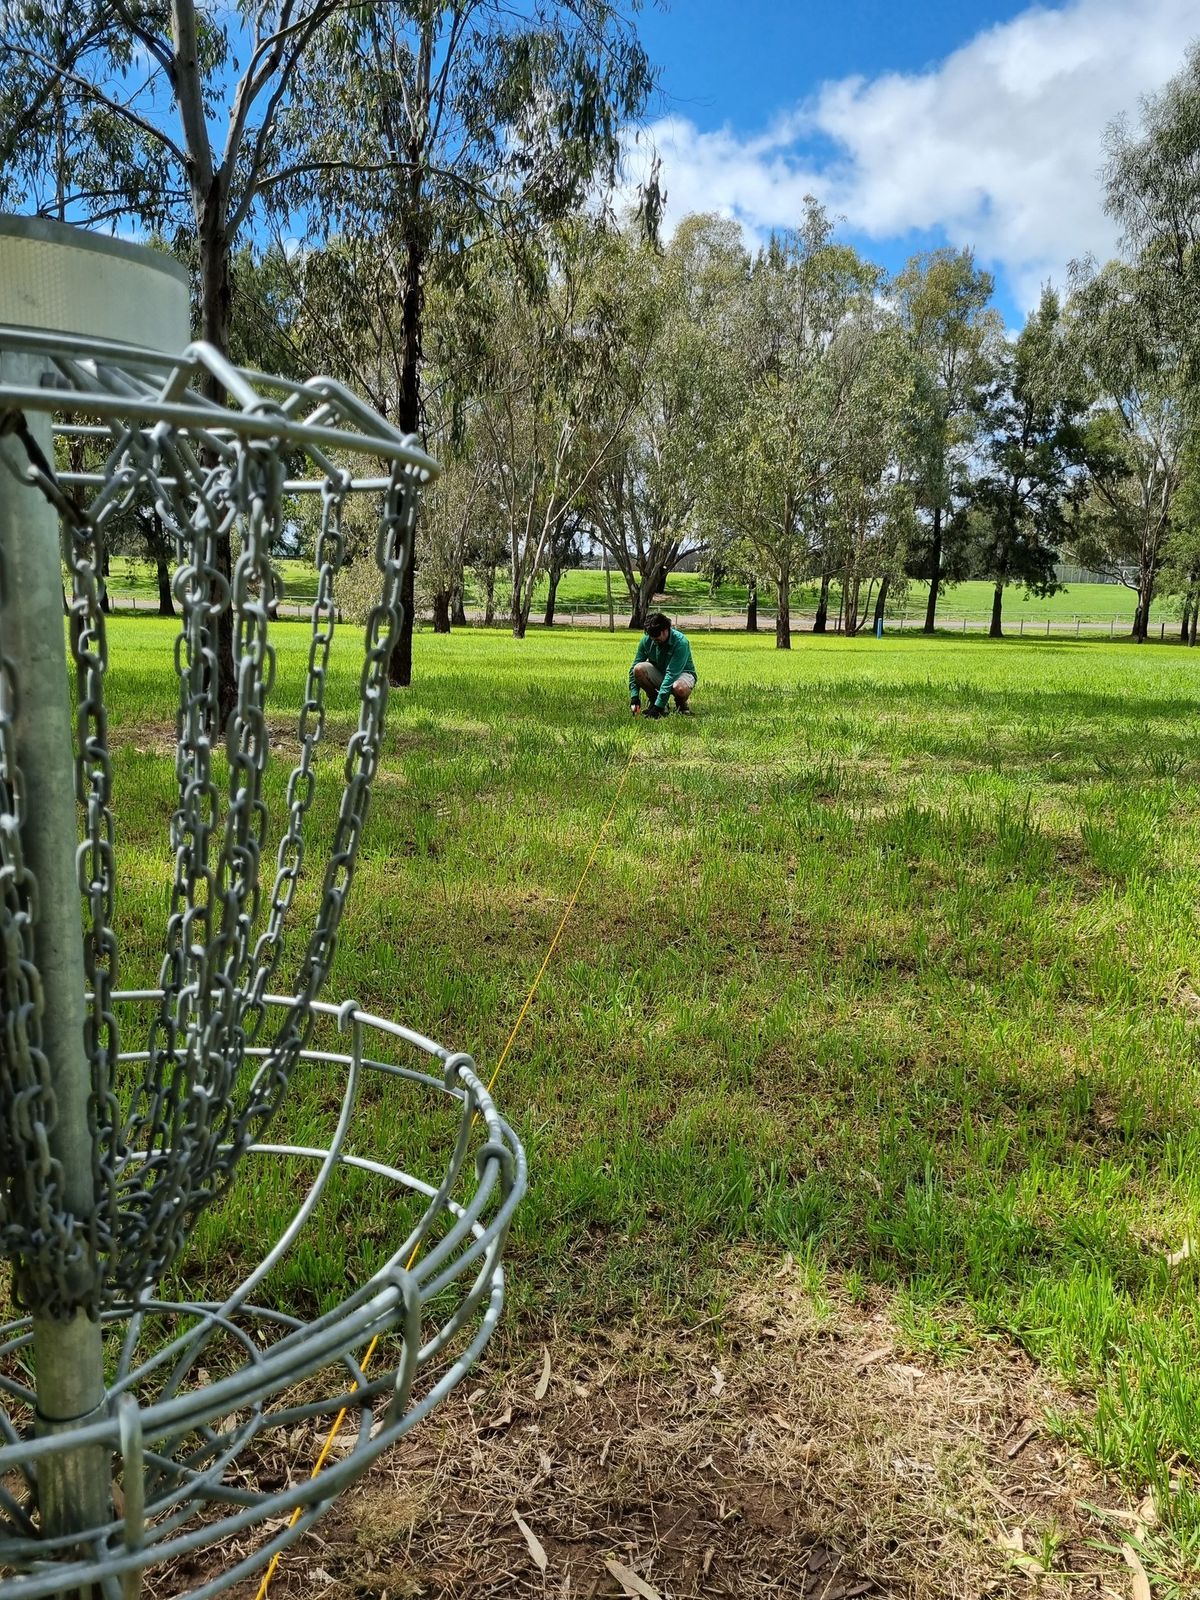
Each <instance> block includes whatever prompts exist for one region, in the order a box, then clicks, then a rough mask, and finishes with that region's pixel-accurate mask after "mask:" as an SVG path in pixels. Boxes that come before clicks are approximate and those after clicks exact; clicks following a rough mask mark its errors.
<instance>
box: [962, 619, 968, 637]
mask: <svg viewBox="0 0 1200 1600" xmlns="http://www.w3.org/2000/svg"><path fill="white" fill-rule="evenodd" d="M962 631H963V632H964V633H966V631H967V619H966V617H964V618H963V625H962Z"/></svg>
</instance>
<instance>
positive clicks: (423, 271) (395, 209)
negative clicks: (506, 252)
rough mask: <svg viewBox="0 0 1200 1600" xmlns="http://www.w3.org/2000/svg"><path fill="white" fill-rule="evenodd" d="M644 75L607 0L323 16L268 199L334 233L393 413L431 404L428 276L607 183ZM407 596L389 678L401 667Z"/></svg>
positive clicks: (479, 1) (445, 271) (405, 656)
mask: <svg viewBox="0 0 1200 1600" xmlns="http://www.w3.org/2000/svg"><path fill="white" fill-rule="evenodd" d="M638 4H639V0H629V6H630V10H631V11H636V8H637V6H638ZM652 87H653V73H652V70H651V67H650V63H649V61H648V59H647V56H646V54H645V51H644V50H643V48H642V46H641V44H640V43H639V41H638V37H637V33H636V30H635V28H634V26H633V24H632V21H631V19H630V16H629V15H627V14H626V13H625V12H623V11H622V10H621V9H620V8H619V7H618V6H616V5H614V4H612V3H610V0H565V3H562V0H523V3H522V4H520V5H516V6H514V5H511V4H510V3H509V0H448V3H443V0H405V3H403V4H393V5H387V6H379V5H376V6H367V7H356V8H350V9H348V10H347V12H346V14H345V15H344V16H343V17H342V18H340V19H339V22H338V25H337V27H336V28H334V29H332V30H331V31H330V33H329V35H328V48H327V49H326V51H325V53H324V55H323V57H322V59H321V60H320V61H319V62H313V63H311V64H310V65H309V67H308V68H307V69H306V70H305V73H304V88H305V93H304V98H303V104H302V105H301V106H298V107H297V108H296V110H295V111H294V113H293V116H292V118H291V119H290V122H291V125H292V138H293V140H294V142H295V144H296V146H297V148H299V149H302V150H303V151H304V152H306V154H305V158H304V159H303V160H298V161H297V162H296V163H295V164H294V166H293V167H292V169H291V170H290V171H288V170H287V169H285V170H284V171H283V172H281V174H280V175H279V180H280V181H279V199H280V201H281V204H282V209H283V210H284V212H285V214H290V213H292V212H301V213H303V214H304V215H305V216H306V218H307V223H308V228H309V231H310V232H312V233H314V234H317V233H321V234H327V235H336V236H337V237H338V238H339V240H340V246H341V249H342V251H343V253H344V255H345V257H346V260H347V265H348V278H349V279H350V280H351V283H352V288H351V290H350V294H351V296H352V299H353V303H354V304H355V305H356V306H357V307H359V308H360V310H361V313H362V314H363V315H364V316H365V317H366V318H367V319H368V321H369V322H370V324H371V325H372V326H373V327H374V328H376V329H377V333H376V336H375V344H376V349H375V352H374V360H375V366H376V372H377V376H378V379H379V384H378V390H377V392H376V393H375V395H374V399H375V403H376V404H377V405H378V406H379V407H380V409H381V410H383V412H384V414H385V415H387V416H388V417H390V418H392V419H393V420H394V421H395V422H396V424H397V425H398V426H399V427H400V428H402V429H404V430H405V431H409V432H416V431H418V430H419V429H421V427H422V426H423V423H424V421H425V418H424V414H423V395H422V368H423V344H424V341H425V337H426V332H427V328H426V315H425V295H426V287H427V284H428V283H429V281H430V280H431V279H433V280H436V279H439V278H443V279H447V278H448V279H451V280H453V279H456V278H461V277H462V276H463V274H465V273H467V272H468V271H469V263H470V257H471V255H472V252H473V251H474V250H475V249H477V248H478V247H479V246H480V244H481V243H486V241H488V240H489V239H492V238H495V237H496V236H498V235H506V236H508V237H509V238H510V239H512V240H513V241H519V240H521V239H523V238H528V237H531V236H535V235H536V234H537V233H538V232H539V230H541V229H542V228H544V227H547V226H550V225H553V224H555V223H557V222H560V221H562V220H563V219H565V218H567V217H570V216H571V215H572V214H573V213H575V212H576V211H578V210H579V209H580V207H581V206H582V205H583V204H584V202H585V201H586V200H588V199H589V198H591V197H592V196H594V195H595V194H597V193H598V192H599V193H603V192H604V191H605V190H607V189H609V188H611V186H612V184H613V183H614V182H615V181H616V179H617V176H618V173H619V170H620V164H621V156H622V149H623V139H624V138H625V135H626V130H627V128H628V127H629V126H630V125H631V124H632V123H635V122H636V120H637V119H638V117H639V116H640V115H641V112H642V110H643V109H644V107H645V105H646V103H647V100H648V97H649V95H650V92H651V90H652ZM313 156H317V157H319V159H312V157H313ZM649 210H650V212H651V213H653V212H654V210H655V196H654V193H653V192H651V194H650V196H649ZM380 358H384V359H380ZM385 373H386V376H384V374H385ZM406 611H407V613H408V615H407V617H406V626H405V629H404V631H403V633H402V636H401V638H400V640H399V642H398V645H397V648H396V650H395V651H394V652H393V656H392V661H391V677H392V681H393V682H394V683H408V682H409V681H410V679H411V672H412V635H411V615H412V607H411V604H410V605H408V606H406Z"/></svg>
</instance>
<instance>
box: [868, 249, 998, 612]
mask: <svg viewBox="0 0 1200 1600" xmlns="http://www.w3.org/2000/svg"><path fill="white" fill-rule="evenodd" d="M992 290H993V280H992V276H991V274H990V273H988V272H984V271H983V270H982V269H981V268H979V267H977V266H976V265H975V260H974V256H973V254H972V252H971V251H970V250H952V249H948V248H947V249H941V250H933V251H930V252H928V253H926V254H922V255H917V256H914V257H913V258H912V260H911V261H909V263H908V265H907V266H906V267H905V268H904V270H903V271H902V272H901V273H900V274H899V276H898V277H897V278H896V280H895V283H894V285H893V295H894V299H895V305H896V310H897V314H898V316H899V318H900V323H901V326H902V327H903V329H904V333H905V336H906V338H907V340H908V343H909V346H910V349H911V351H912V355H913V379H914V381H913V387H912V405H911V408H910V416H909V427H908V441H907V450H906V452H905V454H906V458H907V459H906V466H907V470H908V475H909V476H910V477H911V480H912V483H913V488H914V493H915V497H916V501H917V505H918V506H919V508H920V510H921V512H922V513H923V515H924V517H926V518H927V519H928V521H927V523H925V528H926V532H925V535H924V537H919V538H917V539H916V541H915V548H914V550H913V560H912V567H911V570H912V572H913V575H914V576H915V577H924V578H928V580H929V596H928V600H927V602H926V607H925V632H926V633H932V632H933V630H934V624H935V620H936V617H937V605H938V596H939V593H940V590H941V586H942V583H943V581H944V578H945V575H946V572H947V568H949V571H950V572H951V573H954V572H955V571H956V569H957V565H958V563H957V562H956V559H955V558H956V557H958V556H960V555H961V554H962V552H961V550H960V549H956V548H955V541H954V540H953V538H952V537H948V535H950V532H951V530H952V529H954V528H956V527H959V526H961V523H962V519H957V520H956V519H954V517H953V510H954V503H955V493H954V491H955V484H956V482H957V481H958V479H959V478H960V476H961V472H962V468H963V465H964V460H965V458H966V456H967V455H968V454H969V452H970V450H971V447H972V445H973V443H974V441H975V440H976V439H977V437H978V433H979V425H980V406H979V402H980V398H981V396H982V393H983V390H984V387H985V385H986V384H987V382H988V380H989V379H990V377H991V375H992V371H993V368H994V364H995V360H996V353H997V351H998V349H999V347H1000V343H1001V341H1002V339H1003V335H1004V329H1003V324H1002V321H1001V318H1000V316H999V314H998V313H997V312H996V311H995V310H994V309H991V308H990V306H989V302H990V300H991V297H992Z"/></svg>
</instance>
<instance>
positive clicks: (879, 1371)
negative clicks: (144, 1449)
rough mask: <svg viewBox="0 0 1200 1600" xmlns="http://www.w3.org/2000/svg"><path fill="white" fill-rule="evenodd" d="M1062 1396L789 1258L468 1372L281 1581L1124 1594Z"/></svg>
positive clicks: (747, 1599) (284, 1599) (626, 1589)
mask: <svg viewBox="0 0 1200 1600" xmlns="http://www.w3.org/2000/svg"><path fill="white" fill-rule="evenodd" d="M1070 1404H1071V1402H1070V1401H1069V1400H1068V1398H1067V1397H1066V1396H1064V1395H1063V1394H1062V1392H1061V1391H1058V1390H1056V1389H1055V1388H1054V1387H1053V1386H1052V1385H1050V1384H1049V1383H1048V1382H1047V1381H1046V1380H1045V1379H1043V1378H1041V1377H1040V1376H1039V1375H1038V1374H1037V1373H1036V1372H1035V1370H1034V1369H1033V1368H1032V1366H1031V1365H1030V1364H1029V1363H1028V1362H1027V1361H1026V1360H1025V1359H1024V1358H1023V1357H1022V1356H1021V1355H1020V1354H1019V1353H1017V1352H1015V1351H1008V1350H1005V1349H1003V1348H998V1347H995V1346H990V1345H989V1346H988V1347H986V1348H985V1349H984V1350H982V1351H981V1352H979V1353H977V1354H973V1355H970V1356H968V1357H965V1358H962V1359H960V1360H957V1361H955V1362H954V1363H953V1364H948V1365H939V1364H936V1363H934V1362H931V1361H929V1360H925V1359H918V1358H915V1357H913V1356H912V1355H910V1354H905V1353H904V1351H903V1348H902V1343H901V1341H900V1340H899V1338H898V1336H897V1335H896V1332H895V1329H894V1328H893V1327H892V1325H891V1324H890V1323H889V1321H888V1318H887V1315H886V1311H885V1309H883V1307H882V1305H880V1306H878V1307H876V1308H871V1307H865V1308H864V1307H855V1306H852V1305H850V1304H848V1303H838V1302H833V1301H829V1300H827V1299H825V1297H824V1296H818V1297H817V1298H814V1296H813V1294H812V1293H811V1292H810V1291H809V1289H808V1287H807V1286H806V1280H805V1278H804V1276H803V1274H802V1273H801V1271H800V1270H799V1269H798V1268H797V1267H796V1265H795V1264H794V1263H792V1262H791V1261H785V1262H784V1263H783V1265H782V1266H781V1267H780V1268H779V1270H778V1271H777V1272H775V1273H773V1274H771V1275H770V1276H768V1277H766V1278H763V1277H761V1276H759V1277H755V1278H750V1277H747V1276H743V1278H742V1280H741V1281H740V1284H739V1286H738V1288H737V1291H736V1293H735V1295H734V1298H733V1299H732V1301H731V1303H730V1305H729V1306H728V1308H727V1309H726V1310H725V1311H724V1312H723V1313H722V1315H721V1317H720V1318H719V1319H713V1320H712V1321H711V1322H710V1323H709V1324H707V1325H706V1326H701V1327H699V1328H697V1329H695V1330H693V1331H691V1332H688V1331H684V1330H680V1329H679V1328H677V1327H674V1326H652V1325H646V1326H642V1327H638V1328H633V1327H615V1328H610V1329H608V1330H606V1331H602V1332H600V1333H597V1334H596V1335H595V1336H593V1337H591V1338H590V1339H588V1340H586V1341H582V1340H579V1339H572V1338H567V1337H559V1338H554V1339H553V1340H552V1341H551V1343H550V1344H549V1345H548V1346H546V1347H545V1348H544V1349H543V1348H541V1347H539V1348H537V1349H535V1350H532V1351H531V1352H530V1355H529V1359H528V1361H527V1362H526V1363H525V1364H524V1365H523V1366H522V1367H521V1368H520V1369H518V1370H516V1371H514V1372H512V1373H511V1375H509V1376H508V1377H506V1378H504V1379H501V1378H499V1377H494V1376H490V1375H487V1374H484V1375H482V1376H481V1377H480V1378H479V1379H478V1380H477V1381H474V1382H472V1381H470V1380H469V1381H468V1383H467V1385H465V1392H464V1391H460V1393H459V1395H458V1396H457V1397H455V1398H454V1399H452V1400H451V1401H450V1402H448V1403H447V1405H446V1406H444V1407H443V1408H442V1409H441V1410H440V1411H439V1412H437V1413H435V1415H434V1417H433V1418H432V1419H431V1420H430V1421H429V1422H428V1423H426V1424H425V1425H424V1427H423V1428H421V1429H418V1430H417V1431H416V1432H415V1434H414V1435H413V1436H412V1438H411V1439H409V1440H408V1441H406V1443H405V1444H404V1445H403V1446H402V1447H401V1448H400V1449H398V1450H397V1451H396V1452H395V1453H394V1455H393V1456H392V1457H391V1458H390V1459H389V1461H388V1463H387V1466H386V1468H385V1469H383V1470H382V1471H377V1472H376V1474H375V1475H374V1476H372V1477H371V1478H370V1479H369V1480H368V1481H367V1482H366V1483H364V1484H361V1485H359V1486H358V1488H357V1489H356V1490H355V1491H354V1492H353V1493H352V1494H350V1495H349V1496H347V1498H346V1499H345V1500H344V1501H343V1502H341V1503H339V1505H338V1507H337V1508H336V1509H335V1510H334V1511H333V1512H331V1513H330V1514H329V1516H328V1517H326V1518H325V1520H324V1521H323V1522H321V1523H320V1524H318V1526H317V1529H316V1530H315V1531H314V1532H313V1533H311V1534H310V1535H309V1536H308V1537H307V1538H306V1539H305V1540H304V1541H303V1543H301V1544H300V1545H299V1546H297V1547H296V1548H295V1549H294V1550H292V1551H291V1552H289V1553H288V1554H287V1555H285V1557H284V1559H283V1561H282V1563H281V1565H280V1567H279V1569H278V1571H277V1573H276V1576H275V1578H274V1580H273V1581H272V1584H271V1589H270V1594H271V1596H273V1597H274V1600H289V1597H290V1600H296V1597H299V1596H305V1597H312V1596H329V1597H336V1600H343V1597H349V1596H354V1597H361V1600H410V1597H417V1596H420V1597H423V1600H498V1597H500V1596H504V1597H506V1600H526V1597H534V1596H537V1597H545V1596H553V1597H555V1600H610V1597H621V1596H625V1597H632V1600H639V1597H640V1600H654V1597H655V1596H658V1597H660V1600H697V1597H701V1596H703V1597H713V1600H719V1597H734V1596H736V1597H738V1600H780V1597H788V1600H852V1597H855V1596H859V1595H862V1596H894V1597H900V1596H904V1597H911V1600H917V1597H919V1600H941V1597H945V1600H967V1597H971V1600H976V1597H983V1596H989V1597H1003V1596H1014V1597H1015V1596H1025V1595H1033V1594H1036V1595H1037V1596H1038V1597H1039V1600H1060V1597H1067V1596H1070V1597H1073V1600H1074V1597H1082V1596H1107V1597H1112V1596H1119V1597H1124V1596H1127V1595H1129V1594H1130V1593H1131V1588H1130V1580H1131V1572H1130V1569H1129V1567H1128V1566H1126V1565H1124V1564H1123V1563H1122V1562H1121V1561H1120V1559H1119V1558H1118V1557H1115V1556H1112V1555H1109V1554H1106V1553H1105V1552H1103V1551H1102V1550H1099V1549H1098V1548H1097V1543H1103V1542H1111V1533H1109V1532H1107V1531H1106V1529H1105V1527H1104V1525H1102V1523H1101V1522H1100V1521H1099V1520H1098V1519H1097V1518H1096V1516H1095V1514H1094V1513H1093V1512H1092V1511H1091V1510H1090V1509H1088V1508H1089V1507H1093V1506H1095V1507H1109V1508H1111V1509H1112V1511H1113V1512H1114V1513H1115V1514H1116V1515H1117V1516H1118V1517H1119V1518H1124V1519H1125V1520H1127V1521H1128V1520H1131V1518H1130V1513H1129V1511H1128V1507H1127V1506H1126V1505H1125V1504H1123V1502H1122V1500H1121V1497H1120V1495H1119V1494H1118V1492H1117V1491H1116V1490H1115V1488H1114V1487H1113V1486H1112V1485H1111V1484H1108V1483H1105V1482H1104V1481H1103V1480H1102V1479H1101V1478H1100V1477H1099V1476H1098V1475H1097V1473H1096V1472H1095V1470H1094V1469H1093V1468H1091V1467H1089V1466H1088V1465H1087V1464H1086V1463H1085V1462H1084V1461H1082V1460H1081V1459H1080V1458H1078V1457H1077V1455H1076V1454H1075V1453H1074V1452H1073V1451H1071V1450H1069V1449H1067V1448H1066V1447H1064V1446H1063V1445H1061V1444H1059V1443H1057V1442H1056V1441H1055V1440H1054V1439H1053V1438H1051V1437H1049V1436H1048V1435H1047V1433H1046V1432H1045V1431H1044V1426H1043V1421H1042V1419H1043V1418H1044V1416H1045V1414H1046V1411H1047V1408H1049V1407H1053V1408H1054V1409H1055V1410H1057V1411H1059V1412H1062V1411H1065V1410H1069V1408H1070ZM295 1470H296V1471H298V1472H299V1471H302V1470H307V1468H306V1465H305V1463H304V1462H300V1461H298V1462H297V1464H296V1468H295ZM255 1589H256V1585H255V1584H247V1585H244V1586H243V1587H242V1588H241V1589H240V1590H238V1591H237V1593H238V1596H239V1600H249V1597H252V1596H253V1595H254V1593H255Z"/></svg>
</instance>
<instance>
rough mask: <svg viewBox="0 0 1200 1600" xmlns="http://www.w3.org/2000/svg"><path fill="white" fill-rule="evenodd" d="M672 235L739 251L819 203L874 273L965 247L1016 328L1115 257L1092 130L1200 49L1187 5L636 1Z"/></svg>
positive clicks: (1199, 12) (1133, 107) (1068, 0)
mask: <svg viewBox="0 0 1200 1600" xmlns="http://www.w3.org/2000/svg"><path fill="white" fill-rule="evenodd" d="M639 30H640V32H641V34H642V37H643V39H644V41H645V43H646V45H647V48H648V49H649V51H650V53H651V56H652V57H653V58H654V59H655V61H656V62H657V63H658V64H659V66H660V68H661V73H662V84H663V97H662V99H661V101H660V103H659V105H658V107H657V108H656V110H655V111H654V112H653V113H652V122H651V129H650V132H651V135H652V137H653V140H654V143H655V145H656V146H657V148H658V149H659V151H660V153H661V155H662V158H663V167H664V175H665V181H666V186H667V191H668V199H669V209H668V221H670V220H671V219H672V218H676V217H678V216H680V215H683V214H686V212H688V211H695V210H718V211H721V212H723V213H725V214H727V215H733V216H737V217H739V219H740V220H741V221H742V223H743V226H744V227H745V230H746V233H747V236H748V238H749V240H750V241H751V242H753V241H754V240H755V239H759V238H762V237H764V236H765V234H766V233H767V232H769V230H770V229H771V228H773V227H783V226H787V225H788V224H789V223H790V222H792V221H794V220H795V219H796V217H797V216H798V214H799V205H800V201H801V199H802V197H803V195H804V194H805V193H806V192H812V193H815V194H816V195H817V196H818V198H819V199H821V200H822V201H824V203H825V204H826V205H827V206H828V207H829V209H830V211H831V212H832V213H833V214H834V215H836V216H838V217H841V218H843V219H844V221H843V222H842V224H841V227H840V232H841V234H842V235H843V237H846V238H849V239H852V240H853V241H854V242H855V243H856V244H858V245H859V246H860V247H861V248H862V249H863V250H864V251H866V252H867V253H868V254H870V255H871V256H872V257H873V258H874V259H875V260H878V261H881V262H882V263H883V264H884V265H885V266H887V267H889V268H893V269H894V268H896V267H898V266H900V265H901V264H902V263H903V261H904V260H905V259H906V258H907V256H908V255H909V254H910V253H911V252H912V251H913V250H916V249H920V248H927V247H929V246H931V245H937V244H943V243H950V244H954V245H972V246H973V247H974V248H975V250H976V253H977V256H978V258H979V260H980V261H981V262H982V263H983V264H984V265H986V266H987V267H988V268H989V269H990V270H992V271H993V272H994V273H995V276H996V280H997V302H998V304H999V306H1000V308H1001V310H1002V311H1003V312H1004V314H1005V316H1006V318H1007V320H1008V321H1009V322H1010V324H1019V322H1020V321H1021V320H1022V318H1023V315H1024V312H1025V311H1026V310H1027V309H1028V308H1029V307H1030V306H1031V305H1032V304H1033V303H1034V302H1035V301H1036V298H1037V294H1038V292H1039V289H1040V286H1041V284H1042V283H1043V282H1046V281H1048V280H1049V281H1054V282H1057V283H1060V284H1061V283H1062V282H1063V281H1064V279H1065V277H1066V272H1067V267H1068V263H1069V262H1070V261H1071V260H1073V259H1076V258H1078V257H1081V256H1084V255H1086V254H1088V253H1092V254H1095V255H1098V256H1104V255H1108V254H1110V253H1112V251H1113V249H1114V248H1115V246H1116V239H1115V236H1114V234H1113V230H1112V227H1111V224H1110V223H1109V222H1108V220H1107V218H1106V217H1105V216H1104V212H1103V191H1102V184H1101V180H1100V166H1101V163H1102V161H1103V135H1104V130H1105V128H1106V126H1107V125H1108V124H1109V122H1111V120H1112V119H1113V117H1115V116H1118V115H1120V114H1121V113H1123V112H1124V113H1128V114H1130V115H1132V116H1134V117H1136V114H1137V106H1138V100H1139V97H1140V96H1142V95H1144V94H1147V93H1153V92H1154V91H1155V90H1156V89H1158V88H1160V87H1161V85H1162V84H1163V83H1164V82H1165V81H1166V79H1167V78H1168V77H1169V76H1170V75H1171V74H1172V73H1174V72H1176V71H1178V69H1179V67H1180V66H1181V65H1182V62H1183V56H1184V51H1185V49H1186V46H1187V44H1188V42H1189V41H1190V40H1192V39H1196V38H1200V0H1064V3H1059V4H1043V5H1035V6H1030V5H1025V4H1020V3H1014V0H991V3H972V0H961V3H958V4H954V3H952V0H891V3H890V4H889V3H885V0H841V3H835V4H832V5H828V4H827V5H818V4H798V3H790V4H789V3H787V0H777V3H775V4H772V3H770V0H740V3H737V4H730V3H728V0H723V3H722V0H674V3H673V4H672V5H671V6H670V7H669V9H666V8H663V7H661V6H659V5H656V4H655V3H654V0H647V4H646V6H645V9H644V10H643V11H642V13H641V16H640V19H639Z"/></svg>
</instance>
